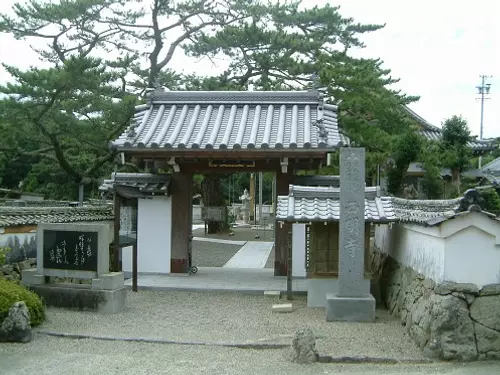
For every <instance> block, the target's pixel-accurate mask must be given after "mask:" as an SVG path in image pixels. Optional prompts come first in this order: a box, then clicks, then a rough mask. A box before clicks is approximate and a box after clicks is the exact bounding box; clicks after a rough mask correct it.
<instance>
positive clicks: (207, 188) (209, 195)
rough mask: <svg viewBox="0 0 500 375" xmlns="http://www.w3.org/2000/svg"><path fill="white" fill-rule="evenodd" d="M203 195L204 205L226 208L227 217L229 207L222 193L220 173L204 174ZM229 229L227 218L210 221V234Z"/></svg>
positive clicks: (225, 214)
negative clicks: (221, 220)
mask: <svg viewBox="0 0 500 375" xmlns="http://www.w3.org/2000/svg"><path fill="white" fill-rule="evenodd" d="M201 195H202V199H203V205H204V206H205V207H221V208H223V210H224V217H227V207H226V202H225V200H224V196H223V194H222V186H221V182H220V176H218V175H213V174H212V175H204V176H203V182H202V183H201ZM226 229H227V220H224V221H223V222H220V221H208V223H207V232H208V234H215V233H222V232H224V231H225V230H226Z"/></svg>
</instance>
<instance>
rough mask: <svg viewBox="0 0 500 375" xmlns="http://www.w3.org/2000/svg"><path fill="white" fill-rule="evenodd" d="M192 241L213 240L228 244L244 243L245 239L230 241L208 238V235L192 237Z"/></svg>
mask: <svg viewBox="0 0 500 375" xmlns="http://www.w3.org/2000/svg"><path fill="white" fill-rule="evenodd" d="M193 241H202V242H215V243H223V244H228V245H240V246H242V245H244V244H246V243H247V241H232V240H223V239H219V238H208V237H193Z"/></svg>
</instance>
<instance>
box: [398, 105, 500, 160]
mask: <svg viewBox="0 0 500 375" xmlns="http://www.w3.org/2000/svg"><path fill="white" fill-rule="evenodd" d="M404 109H405V110H406V111H407V112H408V114H409V115H410V116H411V117H412V118H413V119H414V120H415V121H416V122H417V123H418V124H419V125H420V126H421V128H422V129H421V130H420V134H421V135H422V136H423V137H424V138H426V139H428V140H429V141H438V140H440V139H441V136H442V131H441V129H440V128H438V127H437V126H434V125H432V124H430V123H429V122H427V121H426V120H425V119H424V118H423V117H421V116H420V115H418V114H417V113H415V112H414V111H412V110H411V109H410V108H408V107H407V106H404ZM467 146H469V147H470V148H471V149H473V150H474V151H481V150H483V151H488V150H492V149H494V146H493V145H492V143H491V142H490V141H486V140H478V139H474V138H472V137H471V139H470V140H469V142H467Z"/></svg>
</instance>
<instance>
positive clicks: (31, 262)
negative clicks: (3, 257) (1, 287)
mask: <svg viewBox="0 0 500 375" xmlns="http://www.w3.org/2000/svg"><path fill="white" fill-rule="evenodd" d="M35 267H36V258H29V259H26V260H23V261H22V262H18V263H11V264H4V265H3V266H0V278H2V279H6V280H11V281H21V273H22V271H23V270H26V269H29V268H35Z"/></svg>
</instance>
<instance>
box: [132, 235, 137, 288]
mask: <svg viewBox="0 0 500 375" xmlns="http://www.w3.org/2000/svg"><path fill="white" fill-rule="evenodd" d="M132 291H133V292H137V240H136V241H135V242H134V245H133V246H132Z"/></svg>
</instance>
